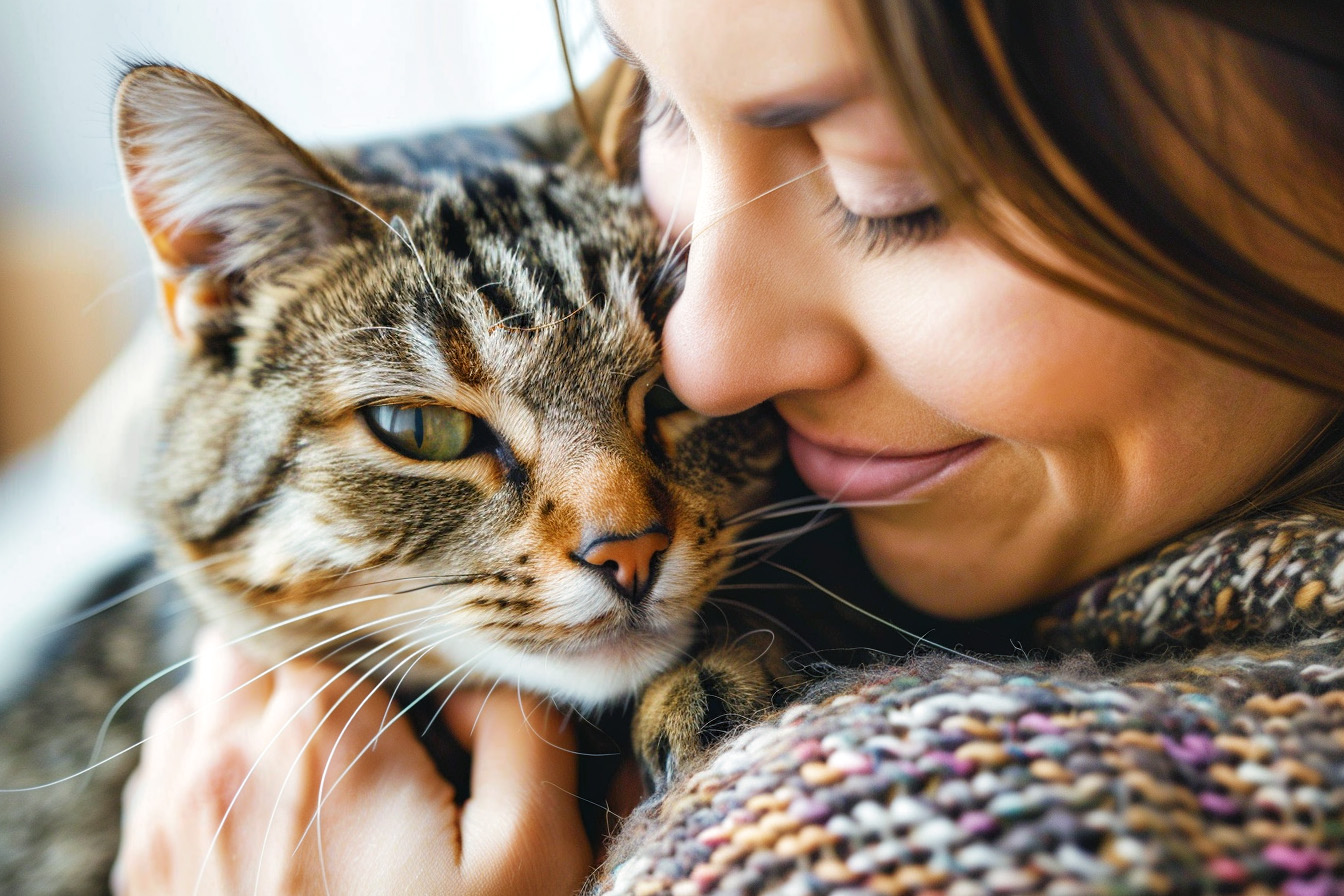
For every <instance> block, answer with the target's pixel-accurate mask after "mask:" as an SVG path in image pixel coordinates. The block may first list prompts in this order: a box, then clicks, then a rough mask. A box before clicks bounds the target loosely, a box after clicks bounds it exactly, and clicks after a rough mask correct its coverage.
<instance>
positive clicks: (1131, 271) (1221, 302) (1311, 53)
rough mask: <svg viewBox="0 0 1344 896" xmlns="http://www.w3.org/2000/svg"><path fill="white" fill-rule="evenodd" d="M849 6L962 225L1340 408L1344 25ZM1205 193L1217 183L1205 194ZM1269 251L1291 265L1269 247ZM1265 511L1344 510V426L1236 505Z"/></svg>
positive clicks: (1157, 4) (1284, 15)
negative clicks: (1220, 202)
mask: <svg viewBox="0 0 1344 896" xmlns="http://www.w3.org/2000/svg"><path fill="white" fill-rule="evenodd" d="M1252 7H1258V8H1259V13H1257V12H1256V9H1253V8H1252ZM850 12H851V13H852V16H851V18H852V21H853V22H854V24H855V25H856V31H857V33H858V35H859V36H860V37H861V39H862V40H863V41H864V42H865V43H866V44H867V49H868V50H869V51H870V52H869V56H870V59H871V62H872V65H873V66H874V68H875V69H876V71H877V73H878V75H879V78H880V81H881V83H882V84H883V85H884V86H885V87H886V88H887V90H888V92H889V94H890V97H891V99H892V103H893V106H894V108H895V110H896V112H897V114H898V115H899V116H900V118H901V120H902V122H903V124H904V125H905V130H906V132H907V134H908V139H909V140H910V141H911V144H912V146H913V147H914V149H915V151H916V153H917V154H918V155H919V157H920V159H921V161H922V163H923V165H924V170H925V173H926V175H927V176H928V177H929V178H930V180H931V181H932V182H933V184H934V186H935V189H936V190H937V192H938V195H939V196H940V201H941V202H942V204H943V205H944V206H945V208H946V209H947V211H948V213H949V214H951V215H953V216H955V217H956V218H957V220H959V221H962V222H965V223H966V224H967V225H968V226H970V227H972V228H974V229H975V230H976V231H977V232H978V233H979V234H980V235H981V236H982V237H983V238H984V239H986V240H987V241H988V242H989V244H991V245H992V246H994V247H995V248H996V249H997V250H998V251H1000V252H1001V253H1002V254H1004V255H1005V256H1007V257H1009V258H1011V259H1013V260H1015V261H1016V262H1018V263H1020V264H1022V265H1024V266H1025V267H1027V268H1028V269H1030V270H1032V271H1033V272H1035V273H1037V274H1038V275H1040V276H1042V277H1045V278H1047V279H1049V280H1051V281H1053V282H1055V283H1058V284H1060V285H1063V286H1065V287H1067V288H1068V289H1070V290H1072V291H1073V292H1075V293H1077V294H1078V295H1080V296H1083V297H1085V298H1088V299H1091V300H1092V301H1095V302H1098V303H1100V304H1102V305H1104V306H1106V307H1107V308H1110V309H1111V310H1113V311H1116V312H1118V313H1120V314H1122V315H1124V316H1126V317H1129V318H1131V319H1134V320H1137V321H1139V322H1141V323H1144V324H1146V325H1148V326H1152V327H1154V328H1157V329H1159V330H1161V331H1164V332H1167V333H1169V334H1172V335H1174V336H1176V337H1178V338H1181V339H1184V340H1186V341H1189V342H1192V343H1195V344H1197V345H1199V346H1202V347H1204V348H1206V349H1208V350H1210V351H1213V352H1215V353H1217V354H1219V355H1222V356H1224V357H1227V358H1229V359H1232V360H1234V361H1237V362H1239V363H1242V364H1245V365H1247V366H1250V367H1253V368H1256V369H1259V370H1261V371H1264V372H1266V373H1269V374H1272V375H1274V376H1277V377H1280V378H1282V379H1285V380H1288V381H1290V382H1294V383H1297V384H1299V385H1302V386H1306V387H1308V388H1310V389H1313V390H1316V391H1319V392H1323V393H1326V394H1328V395H1330V396H1332V397H1334V398H1344V279H1338V273H1339V272H1340V271H1344V180H1342V179H1341V176H1340V174H1339V172H1344V152H1342V151H1341V149H1340V148H1341V147H1344V51H1342V50H1341V48H1344V19H1342V18H1341V16H1340V13H1339V12H1338V11H1335V10H1333V9H1332V8H1331V7H1330V5H1329V4H1315V3H1304V2H1287V3H1284V2H1273V3H1270V2H1259V3H1255V2H1251V3H1245V2H1243V3H1218V2H1208V0H1180V2H1176V0H1127V2H1123V3H1117V2H1113V0H1040V2H1032V3H1019V2H1012V0H962V2H941V0H853V2H852V3H851V9H850ZM1229 101H1236V102H1239V103H1241V108H1239V109H1234V108H1232V107H1229V106H1228V105H1227V104H1228V102H1229ZM1252 115H1253V116H1254V120H1253V121H1248V119H1249V118H1250V117H1251V116H1252ZM1243 156H1252V157H1254V158H1253V160H1254V161H1255V162H1256V163H1258V165H1259V166H1261V167H1260V168H1259V170H1258V171H1257V172H1256V173H1247V171H1246V169H1245V167H1244V166H1243V164H1242V161H1241V160H1242V157H1243ZM1271 160H1272V162H1271ZM1192 168H1193V169H1195V171H1196V173H1195V174H1194V175H1193V180H1194V181H1195V183H1193V184H1192V183H1191V182H1188V180H1187V179H1189V178H1192V175H1191V173H1190V172H1191V169H1192ZM1266 169H1268V170H1269V171H1271V172H1273V175H1272V176H1270V177H1265V176H1264V175H1265V171H1266ZM1257 176H1258V177H1259V180H1258V181H1257V180H1256V178H1257ZM1201 178H1202V181H1201ZM1210 182H1216V185H1217V188H1218V189H1215V190H1212V191H1201V190H1200V188H1199V184H1200V183H1203V184H1205V185H1207V184H1208V183H1210ZM1220 192H1221V194H1223V196H1224V201H1226V197H1228V196H1230V197H1233V201H1235V202H1236V203H1237V204H1238V206H1239V207H1238V209H1237V214H1238V215H1239V216H1240V218H1241V219H1242V220H1246V219H1254V220H1255V221H1256V223H1257V225H1258V226H1259V227H1261V228H1262V229H1265V230H1268V231H1269V232H1271V233H1272V234H1273V236H1274V239H1275V241H1276V242H1275V245H1274V246H1273V247H1268V246H1265V245H1264V244H1263V243H1261V244H1259V245H1251V244H1248V241H1247V240H1246V239H1245V235H1244V234H1241V235H1240V238H1239V236H1238V234H1235V233H1228V232H1227V231H1226V230H1225V229H1221V228H1219V227H1218V226H1216V225H1215V224H1214V223H1213V222H1212V221H1211V219H1210V217H1209V216H1208V215H1207V214H1206V213H1205V210H1204V209H1203V208H1201V202H1202V201H1204V200H1205V199H1207V197H1208V196H1209V195H1210V194H1211V193H1213V194H1217V193H1220ZM1262 232H1263V230H1262ZM1281 247H1287V248H1284V249H1283V250H1282V251H1280V248H1281ZM1271 248H1273V250H1274V252H1275V255H1276V260H1277V261H1278V262H1279V263H1278V264H1276V265H1270V264H1266V263H1265V258H1264V257H1263V256H1262V254H1261V252H1260V250H1266V251H1265V252H1264V255H1268V254H1269V252H1268V251H1267V250H1269V249H1271ZM1277 256H1287V259H1288V260H1289V261H1291V259H1293V258H1298V257H1307V258H1310V259H1312V260H1313V261H1315V262H1316V265H1317V269H1319V268H1320V266H1321V265H1322V264H1324V265H1325V266H1326V267H1327V268H1329V267H1332V266H1333V268H1334V272H1335V274H1336V278H1332V279H1331V280H1330V281H1328V282H1323V278H1317V279H1316V280H1315V281H1311V280H1310V279H1309V278H1307V277H1305V276H1297V275H1296V274H1297V271H1296V270H1295V269H1294V268H1293V267H1292V265H1291V264H1285V263H1283V262H1284V259H1283V258H1279V257H1277ZM1323 293H1326V294H1328V298H1323V296H1322V294H1323ZM1248 425H1254V422H1253V421H1249V422H1248ZM1270 505H1279V506H1284V507H1286V508H1288V509H1292V510H1314V511H1317V512H1327V513H1329V514H1330V515H1332V516H1336V517H1339V516H1344V418H1342V417H1341V416H1340V415H1336V416H1335V417H1334V418H1333V419H1332V420H1331V421H1329V422H1328V423H1327V424H1325V425H1324V426H1323V427H1322V428H1321V429H1320V430H1319V431H1318V432H1316V433H1315V434H1313V437H1312V438H1311V440H1310V441H1309V442H1308V443H1306V444H1303V445H1300V446H1299V448H1298V449H1297V450H1296V451H1295V452H1293V453H1292V455H1291V456H1289V457H1287V458H1285V459H1284V461H1283V463H1282V464H1281V465H1280V467H1279V469H1277V470H1276V471H1274V473H1273V474H1272V475H1271V476H1270V477H1269V479H1268V480H1267V482H1266V484H1265V486H1264V487H1263V488H1262V489H1260V490H1259V491H1258V492H1256V493H1255V494H1254V495H1252V496H1251V497H1250V498H1249V499H1248V500H1247V501H1246V502H1244V504H1243V505H1242V506H1240V507H1238V508H1234V509H1233V510H1234V511H1235V512H1247V511H1249V510H1250V509H1254V508H1263V507H1265V506H1270Z"/></svg>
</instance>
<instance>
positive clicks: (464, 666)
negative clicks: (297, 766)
mask: <svg viewBox="0 0 1344 896" xmlns="http://www.w3.org/2000/svg"><path fill="white" fill-rule="evenodd" d="M440 643H442V642H441V641H438V642H435V644H434V645H433V646H435V647H437V646H438V645H439V644H440ZM496 647H498V645H497V644H491V645H489V646H487V647H485V648H483V649H482V650H480V651H479V652H478V653H477V654H476V655H475V656H473V657H471V659H468V660H466V661H464V662H461V663H459V664H458V665H457V666H455V667H454V668H453V669H452V670H451V671H449V672H448V673H447V674H446V675H443V676H440V677H439V679H438V680H437V681H435V682H434V683H433V684H431V685H429V686H428V687H426V688H425V689H424V690H422V691H421V692H420V695H419V696H418V697H416V698H415V699H413V700H411V701H410V702H408V703H407V704H406V705H405V706H403V707H402V708H401V711H400V712H398V713H397V714H396V715H395V716H393V717H392V718H391V719H389V720H388V721H387V722H386V723H384V724H383V725H382V726H381V727H380V728H379V729H378V731H377V732H375V733H374V736H373V738H372V739H371V740H370V742H369V744H366V745H365V746H364V748H363V749H362V750H360V751H359V753H357V754H356V755H355V757H354V758H353V759H351V760H350V764H349V765H347V766H346V767H345V770H344V771H342V772H341V774H340V776H339V777H337V778H336V780H334V781H332V783H331V786H330V787H326V788H325V789H323V790H319V793H321V794H322V795H321V796H320V797H319V798H318V804H317V808H316V810H315V811H314V813H313V818H312V819H310V820H309V822H308V827H306V828H304V830H303V833H302V834H301V835H300V837H299V840H298V844H296V846H295V848H296V850H297V848H298V846H299V845H301V844H302V843H303V840H304V838H305V837H307V836H308V831H309V830H311V829H312V827H313V825H314V824H315V823H317V819H318V818H319V817H320V816H321V813H322V807H323V806H324V805H325V804H326V801H327V798H328V797H329V796H330V795H331V793H332V792H333V791H334V790H335V789H336V787H337V786H338V785H339V784H340V783H341V781H343V780H345V776H346V775H347V774H349V772H350V769H352V768H354V765H355V763H356V762H358V761H359V760H360V758H361V757H363V755H364V754H365V753H366V752H368V750H369V749H370V746H371V745H372V744H373V743H375V742H376V741H377V739H378V738H379V737H381V736H382V735H383V734H384V733H385V732H386V731H387V729H388V728H390V727H391V726H392V725H395V724H396V723H397V721H398V720H399V719H401V718H402V717H404V716H405V715H406V714H407V713H409V712H410V711H411V710H412V709H414V708H415V706H416V705H417V704H419V703H420V701H422V700H424V699H425V698H426V697H428V696H429V695H430V694H433V693H434V692H435V691H437V690H438V689H439V688H440V687H442V686H443V685H444V684H446V683H447V682H449V681H451V680H452V679H453V678H454V677H456V678H457V679H458V680H457V681H456V682H455V683H454V684H453V686H452V688H451V689H449V691H448V695H447V696H446V697H444V698H443V702H442V703H441V704H440V706H439V710H440V711H442V709H443V706H445V705H447V703H448V701H449V700H451V699H453V696H454V695H456V694H457V691H458V689H459V688H460V687H462V685H463V684H464V683H465V682H466V681H467V680H468V677H469V675H470V672H471V670H472V669H473V668H475V666H476V665H477V663H478V662H479V661H480V660H481V659H483V658H484V657H485V656H487V655H488V654H489V653H490V652H491V651H493V650H494V649H495V648H496ZM496 683H498V682H496ZM437 716H438V713H437V712H436V713H435V717H436V718H437ZM324 780H325V773H324Z"/></svg>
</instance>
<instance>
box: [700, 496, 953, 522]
mask: <svg viewBox="0 0 1344 896" xmlns="http://www.w3.org/2000/svg"><path fill="white" fill-rule="evenodd" d="M815 498H816V496H815V495H808V496H807V497H806V498H803V499H800V503H799V504H798V505H795V506H793V507H774V506H773V505H772V506H771V507H763V508H760V509H758V510H749V511H746V512H744V513H739V514H738V515H737V516H734V517H732V518H731V519H728V520H725V521H724V525H725V526H739V525H744V524H750V523H757V522H761V521H763V520H773V519H780V518H782V517H786V516H794V515H796V514H802V513H826V512H829V511H832V510H861V509H864V508H871V507H910V506H914V505H918V504H924V503H926V501H927V499H926V498H903V499H901V500H899V501H824V502H819V503H810V504H809V503H801V502H802V501H815ZM781 503H783V502H781Z"/></svg>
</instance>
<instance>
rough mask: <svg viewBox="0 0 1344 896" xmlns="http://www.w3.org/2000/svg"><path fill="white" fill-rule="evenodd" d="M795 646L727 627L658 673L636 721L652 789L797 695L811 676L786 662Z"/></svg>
mask: <svg viewBox="0 0 1344 896" xmlns="http://www.w3.org/2000/svg"><path fill="white" fill-rule="evenodd" d="M739 631H740V630H739ZM794 647H795V645H792V644H791V643H790V642H789V641H788V640H787V639H786V638H784V637H781V636H778V635H776V634H775V633H774V632H771V631H767V630H763V629H757V630H754V631H751V632H749V633H747V634H739V633H735V632H733V631H732V630H730V629H729V628H720V629H717V630H714V631H710V632H708V633H707V634H706V637H705V639H704V640H703V642H702V645H701V647H700V648H699V649H698V650H697V651H696V652H695V653H694V654H693V655H692V657H691V659H690V660H689V661H688V662H686V663H684V664H682V665H680V666H675V667H673V668H671V669H669V670H667V671H666V672H664V673H662V674H661V675H659V676H658V677H657V678H655V679H654V680H653V681H652V682H651V683H650V684H649V686H648V687H646V688H645V689H644V691H643V693H642V694H641V695H640V698H639V704H638V707H637V708H636V710H635V718H634V723H633V725H632V740H633V745H634V750H635V756H636V758H637V759H638V760H639V764H640V769H641V771H642V772H643V775H644V782H645V785H646V786H647V787H648V788H649V790H650V791H651V792H659V791H661V790H663V789H664V788H665V787H666V786H667V784H668V783H669V782H670V781H671V780H672V779H674V778H675V777H677V776H678V775H680V774H682V773H683V772H685V771H686V770H687V769H689V768H691V767H693V766H695V765H696V764H698V762H699V760H700V759H701V758H702V757H703V756H705V755H706V754H707V753H708V751H709V750H710V749H711V748H712V747H713V746H714V745H715V744H716V743H718V742H719V741H721V740H722V739H723V738H724V737H725V736H727V735H728V734H730V733H732V732H733V731H735V730H737V729H738V728H741V727H743V726H745V725H749V724H751V723H753V722H757V721H759V720H760V719H761V718H762V717H763V716H764V715H765V714H766V713H768V712H769V711H771V710H773V709H776V708H778V707H780V706H783V705H784V704H786V703H788V702H789V701H790V700H792V699H793V698H794V697H795V696H796V695H797V693H798V690H799V688H800V687H801V685H802V683H803V681H804V676H803V675H801V674H799V673H798V672H796V671H794V670H793V669H791V668H790V666H789V664H788V663H787V662H786V657H787V655H788V654H789V653H790V652H792V650H793V649H794Z"/></svg>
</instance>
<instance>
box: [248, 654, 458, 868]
mask: <svg viewBox="0 0 1344 896" xmlns="http://www.w3.org/2000/svg"><path fill="white" fill-rule="evenodd" d="M415 634H422V630H417V632H416V633H415ZM401 637H403V636H398V637H395V638H390V639H388V640H386V641H384V642H382V643H380V644H378V645H376V646H375V647H374V648H373V649H372V650H370V651H368V652H366V653H365V654H364V655H363V656H361V657H359V658H358V659H356V660H353V661H352V662H351V664H350V665H348V666H346V668H345V669H343V670H341V671H340V672H338V673H336V674H334V675H332V676H331V677H330V678H329V679H328V680H327V683H326V684H325V685H323V686H322V687H321V688H319V689H318V691H317V692H316V693H315V694H313V695H312V697H310V698H309V699H308V700H306V701H305V702H304V703H303V705H302V706H301V707H300V709H299V710H298V711H296V712H295V713H294V714H293V715H292V716H291V717H290V718H289V719H288V720H287V721H286V722H285V723H284V724H283V725H282V726H281V727H280V731H278V732H277V733H276V738H275V739H278V738H279V735H280V733H281V732H283V731H284V730H285V728H287V727H289V725H290V723H292V722H293V721H294V719H296V718H298V716H299V714H300V713H301V712H302V710H303V709H306V708H307V706H308V705H309V704H310V703H311V702H312V701H313V700H315V699H317V696H318V695H319V694H321V693H322V691H324V690H326V688H327V687H329V686H330V685H331V684H332V683H334V682H335V681H336V680H337V679H338V678H340V676H341V675H344V674H346V673H347V672H348V671H349V670H350V669H351V668H357V667H358V665H359V664H361V663H363V662H364V661H365V660H366V659H368V658H369V657H370V656H372V655H374V654H376V653H378V652H379V651H383V650H386V649H387V648H389V647H392V646H393V645H394V644H395V643H396V642H397V641H398V640H400V638H401ZM426 641H428V642H429V644H428V645H426V643H425V642H426ZM433 648H434V641H433V638H432V637H419V638H416V639H415V640H413V641H411V643H410V644H408V645H403V646H402V647H399V648H397V650H395V651H393V652H392V653H391V654H390V655H389V656H387V657H384V658H383V659H381V660H379V661H378V662H377V663H375V664H374V665H373V666H372V667H370V668H368V669H367V670H366V671H364V672H363V673H362V674H361V675H360V676H359V677H358V678H357V679H355V681H354V682H353V683H351V684H350V685H349V686H348V687H346V689H345V692H344V693H342V694H341V696H340V697H338V698H336V700H335V702H333V703H332V705H331V707H330V708H329V709H328V710H327V711H326V712H325V713H324V714H323V715H322V718H321V719H319V720H318V721H317V724H316V725H315V726H313V730H312V732H311V733H310V734H309V735H308V737H307V738H306V739H305V740H304V742H303V745H302V746H301V747H300V748H299V751H298V753H299V755H298V756H296V757H295V759H294V761H293V762H292V763H290V766H289V770H288V771H287V772H286V773H285V777H284V780H282V781H281V782H280V786H279V788H277V790H276V802H275V805H274V807H273V808H272V810H271V815H270V818H269V819H268V820H267V822H266V830H265V832H264V834H263V836H262V840H261V843H262V852H263V854H264V853H265V848H266V843H267V841H268V840H269V839H270V834H271V829H272V827H273V826H274V824H275V817H276V814H277V812H278V811H279V808H280V797H281V795H282V794H283V793H284V791H285V788H286V787H287V786H288V785H289V782H290V780H291V779H292V778H293V776H294V771H295V770H296V769H297V768H298V765H299V763H300V762H301V761H302V754H303V752H304V751H305V750H307V749H308V747H309V745H310V744H312V742H313V740H314V738H316V737H317V734H318V731H319V730H321V728H322V726H323V725H325V724H326V723H327V720H328V719H330V718H331V717H332V715H333V714H334V713H335V712H336V710H337V709H339V708H340V707H341V705H342V704H343V703H344V702H345V700H346V698H348V697H349V696H350V694H351V693H352V692H354V691H355V690H356V689H357V688H359V687H360V686H361V685H362V684H363V683H364V682H366V681H367V680H368V679H369V678H370V677H372V676H373V675H374V674H375V673H376V672H377V671H378V669H379V668H380V667H381V666H383V665H384V664H385V663H387V662H389V661H391V660H392V659H395V658H396V657H397V656H398V655H399V654H401V653H405V652H410V653H411V654H412V656H418V654H417V653H416V651H417V650H419V651H428V650H432V649H433ZM402 662H405V660H403V661H402ZM400 665H401V663H398V664H397V666H394V667H393V668H392V670H391V671H390V672H388V674H387V675H386V676H384V678H383V680H382V681H380V682H378V685H377V687H382V685H383V684H384V683H385V682H386V681H387V679H388V678H390V677H391V676H392V675H394V674H395V673H396V670H397V668H398V667H399V666H400ZM375 693H378V691H377V690H374V691H370V692H369V694H367V695H366V696H365V697H364V699H363V700H361V701H360V703H359V705H358V706H356V707H355V709H354V711H353V712H351V714H350V718H349V719H347V720H346V723H345V725H344V726H343V727H342V728H341V730H340V733H338V734H337V736H336V740H335V743H337V744H339V743H340V741H341V737H342V736H343V735H344V734H345V732H346V731H347V730H348V729H349V727H350V724H351V723H352V722H353V721H354V717H355V715H356V714H358V712H359V711H360V710H361V709H362V708H363V707H364V705H365V704H366V703H367V702H368V701H369V699H370V698H371V697H372V696H373V695H374V694H375ZM275 739H272V741H271V743H268V744H267V745H266V747H265V748H263V749H262V752H261V753H260V754H259V755H258V756H257V759H256V761H255V762H254V764H253V767H252V769H250V770H249V771H248V776H247V777H244V778H243V784H242V785H239V792H240V793H241V791H242V787H243V785H246V783H247V780H248V777H250V776H251V774H252V771H254V770H255V769H256V768H257V766H258V765H259V764H260V762H261V760H262V757H264V756H265V755H266V752H267V751H268V750H269V749H270V747H271V745H272V744H274V743H275ZM330 762H331V757H330V756H328V757H327V765H328V766H329V765H330ZM325 778H326V768H325V767H324V768H323V775H322V779H321V780H320V781H319V784H318V793H319V794H320V793H321V792H322V789H321V788H322V785H321V781H324V780H325ZM229 808H230V809H232V804H230V806H229ZM227 817H228V810H226V811H225V820H227ZM222 824H223V823H222V822H221V828H222ZM257 858H258V869H257V882H256V889H257V890H258V891H259V890H260V888H261V873H262V869H261V867H260V865H261V856H258V857H257Z"/></svg>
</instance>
